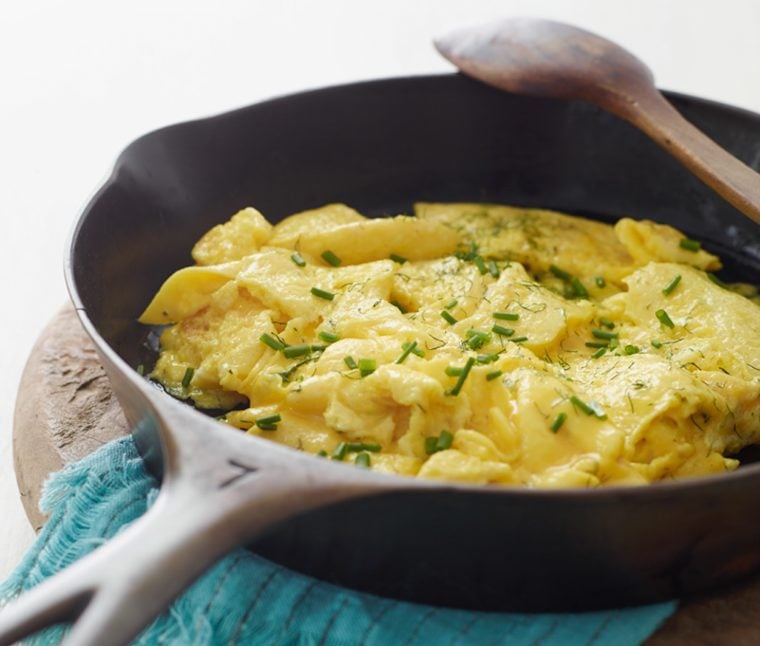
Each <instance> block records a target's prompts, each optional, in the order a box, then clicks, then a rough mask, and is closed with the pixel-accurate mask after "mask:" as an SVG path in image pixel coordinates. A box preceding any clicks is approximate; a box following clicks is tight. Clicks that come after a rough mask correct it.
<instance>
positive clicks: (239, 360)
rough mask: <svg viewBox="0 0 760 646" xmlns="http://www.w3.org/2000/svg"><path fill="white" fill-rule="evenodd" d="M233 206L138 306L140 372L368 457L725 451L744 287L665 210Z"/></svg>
mask: <svg viewBox="0 0 760 646" xmlns="http://www.w3.org/2000/svg"><path fill="white" fill-rule="evenodd" d="M415 211H416V213H415V216H397V217H393V218H380V219H370V218H365V217H364V216H362V215H361V214H359V213H357V212H356V211H354V210H353V209H351V208H349V207H347V206H345V205H342V204H330V205H328V206H325V207H322V208H320V209H316V210H313V211H306V212H303V213H297V214H295V215H292V216H290V217H288V218H286V219H284V220H283V221H281V222H279V223H278V224H276V225H274V226H273V225H271V224H270V223H269V222H267V221H266V220H265V219H264V217H263V216H262V215H261V214H260V213H259V212H258V211H256V210H255V209H252V208H246V209H243V210H242V211H240V212H239V213H237V214H236V215H234V216H233V217H232V219H230V220H229V221H228V222H226V223H225V224H222V225H219V226H217V227H214V228H213V229H211V231H209V232H208V233H207V234H206V235H205V236H204V237H203V238H202V239H201V240H200V241H199V242H198V243H197V244H196V246H195V247H194V249H193V258H194V260H195V262H196V264H195V265H194V266H191V267H187V268H184V269H180V270H179V271H177V272H176V273H174V274H173V275H172V276H171V277H169V278H168V280H167V281H166V282H165V283H164V285H163V286H162V287H161V289H160V291H159V292H158V294H157V295H156V296H155V298H154V299H153V301H152V302H151V303H150V305H149V306H148V307H147V309H146V310H145V312H144V313H143V314H142V317H141V318H140V321H141V322H142V323H145V324H148V325H166V326H167V327H166V328H165V329H164V331H163V332H162V335H161V353H160V356H159V358H158V361H157V363H156V366H155V369H154V370H153V372H152V373H151V378H153V379H154V380H156V381H158V382H160V383H161V384H162V385H163V386H164V388H165V389H166V390H167V391H169V392H170V393H172V394H173V395H175V396H177V397H180V398H182V399H187V400H191V401H192V402H193V403H194V404H195V406H197V407H199V408H204V409H222V410H224V411H227V412H226V413H225V414H224V415H223V416H222V417H221V418H220V419H222V420H223V421H225V422H226V423H227V424H230V425H232V426H234V427H237V428H240V429H243V430H245V431H246V432H248V433H250V434H252V435H260V436H262V437H265V438H267V439H270V440H274V441H276V442H281V443H283V444H287V445H288V446H291V447H294V448H297V449H300V450H302V451H307V452H310V453H313V454H317V455H322V456H325V457H327V458H332V459H335V460H344V461H351V462H355V463H356V464H357V465H359V466H364V467H369V468H371V469H375V470H377V471H382V472H386V473H395V474H402V475H410V476H419V477H424V478H440V479H445V480H450V481H456V482H464V483H472V484H500V485H527V486H529V487H596V486H600V485H606V484H640V483H648V482H653V481H658V480H663V479H669V478H680V477H684V476H692V475H698V474H709V473H717V472H722V471H725V470H730V469H734V468H735V467H736V466H737V465H738V463H737V461H736V460H735V459H732V458H730V457H725V456H727V455H731V454H733V453H736V452H737V451H738V450H740V449H741V448H742V447H744V446H747V445H749V444H753V443H757V442H758V440H759V439H760V412H759V411H760V306H759V305H758V299H757V293H756V290H754V288H752V287H751V286H748V285H737V286H734V285H732V286H726V285H724V284H723V283H721V281H720V280H718V279H717V278H716V277H715V276H714V275H713V274H712V273H710V272H712V271H714V270H717V269H719V268H720V261H719V259H718V258H716V257H715V256H713V255H712V254H710V253H707V252H706V251H704V250H703V249H701V247H700V245H699V243H698V242H696V241H692V240H688V239H686V238H685V237H684V236H683V235H682V234H681V233H679V232H678V231H677V230H675V229H673V228H672V227H669V226H665V225H661V224H656V223H653V222H649V221H634V220H630V219H622V220H620V221H619V222H618V223H617V224H616V225H615V226H614V227H613V226H610V225H607V224H602V223H600V222H595V221H591V220H587V219H583V218H579V217H573V216H569V215H564V214H561V213H556V212H552V211H543V210H537V209H525V208H514V207H507V206H497V205H487V204H418V205H417V206H416V208H415Z"/></svg>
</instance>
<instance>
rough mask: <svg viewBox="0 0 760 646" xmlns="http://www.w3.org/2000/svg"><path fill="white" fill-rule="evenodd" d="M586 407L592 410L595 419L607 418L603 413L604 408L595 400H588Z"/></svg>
mask: <svg viewBox="0 0 760 646" xmlns="http://www.w3.org/2000/svg"><path fill="white" fill-rule="evenodd" d="M588 407H589V408H590V409H591V410H592V411H593V413H594V417H596V418H597V419H607V413H605V412H604V409H603V408H602V407H601V406H600V405H599V404H597V403H596V402H593V401H592V402H589V403H588Z"/></svg>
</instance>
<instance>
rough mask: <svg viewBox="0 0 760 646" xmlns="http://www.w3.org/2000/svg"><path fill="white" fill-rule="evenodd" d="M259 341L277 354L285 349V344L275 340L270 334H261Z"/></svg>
mask: <svg viewBox="0 0 760 646" xmlns="http://www.w3.org/2000/svg"><path fill="white" fill-rule="evenodd" d="M259 341H261V342H262V343H263V344H264V345H268V346H269V347H270V348H272V350H276V351H277V352H280V350H284V349H285V344H284V343H283V342H282V341H280V340H279V339H275V338H274V337H273V336H272V335H271V334H266V333H265V334H262V335H261V336H260V337H259Z"/></svg>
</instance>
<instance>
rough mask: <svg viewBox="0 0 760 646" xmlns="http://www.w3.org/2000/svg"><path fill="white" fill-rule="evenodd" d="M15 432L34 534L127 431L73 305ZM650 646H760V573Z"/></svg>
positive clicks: (702, 603)
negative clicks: (84, 463)
mask: <svg viewBox="0 0 760 646" xmlns="http://www.w3.org/2000/svg"><path fill="white" fill-rule="evenodd" d="M13 431H14V435H13V449H14V463H15V465H16V478H17V480H18V485H19V491H20V493H21V499H22V502H23V504H24V508H25V510H26V513H27V516H28V517H29V521H30V522H31V523H32V525H33V526H34V528H35V530H39V529H40V528H41V527H42V525H43V524H44V520H45V519H44V516H43V515H42V514H41V513H40V512H39V510H38V508H37V503H38V501H39V496H40V489H41V487H42V483H43V482H44V480H45V478H46V477H47V475H48V474H49V473H51V472H52V471H57V470H58V469H60V468H61V467H63V466H64V465H65V464H67V463H69V462H72V461H74V460H78V459H80V458H82V457H84V456H85V455H87V454H89V453H91V452H92V451H94V450H95V449H96V448H98V447H99V446H102V445H103V444H105V443H106V442H108V441H110V440H112V439H115V438H117V437H120V436H122V435H125V434H126V433H128V432H129V430H128V428H127V423H126V420H125V419H124V416H123V414H122V412H121V409H120V408H119V405H118V402H117V401H116V398H115V397H114V395H113V393H112V391H111V388H110V385H109V383H108V379H107V378H106V375H105V373H104V371H103V369H102V368H101V366H100V363H99V362H98V357H97V354H96V352H95V348H94V347H93V345H92V343H91V341H90V340H89V338H88V337H87V335H86V334H85V332H84V330H82V328H81V326H80V325H79V321H78V320H77V318H76V314H75V313H74V310H73V309H72V308H70V307H69V308H65V309H64V310H62V311H61V312H60V313H59V314H58V315H56V317H55V318H54V319H53V320H52V321H51V322H50V323H49V324H48V326H47V327H46V328H45V330H44V331H43V333H42V335H41V336H40V338H39V340H38V341H37V343H36V344H35V346H34V348H33V349H32V353H31V355H30V357H29V361H28V363H27V365H26V368H25V370H24V374H23V377H22V379H21V384H20V386H19V393H18V398H17V402H16V416H15V420H14V429H13ZM648 643H649V644H652V645H656V646H671V645H675V644H683V643H691V644H718V643H720V644H748V645H749V644H755V643H760V575H757V576H755V577H753V578H752V579H750V580H749V581H746V582H744V583H741V584H738V585H735V586H733V587H732V588H729V589H723V590H721V591H720V592H718V593H713V594H710V595H705V596H704V597H702V598H698V599H692V600H689V601H688V602H685V603H683V604H681V606H680V607H679V609H678V611H677V612H676V613H675V614H674V615H673V616H672V617H670V619H668V620H667V621H666V622H665V624H664V625H663V626H662V627H661V628H660V630H658V631H657V633H655V635H653V636H652V638H651V639H650V640H649V641H648Z"/></svg>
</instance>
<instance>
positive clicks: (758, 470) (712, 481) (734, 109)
mask: <svg viewBox="0 0 760 646" xmlns="http://www.w3.org/2000/svg"><path fill="white" fill-rule="evenodd" d="M451 77H461V78H465V79H467V80H468V82H472V83H476V84H478V85H481V84H480V83H478V82H477V81H473V80H472V79H469V78H468V77H466V76H464V75H463V74H461V73H445V72H444V73H438V74H416V75H409V76H388V77H382V78H376V79H364V80H360V81H354V82H348V83H340V84H336V85H328V86H322V87H316V88H309V89H306V90H303V91H298V92H291V93H288V94H282V95H276V96H272V97H269V98H266V99H263V100H261V101H257V102H255V103H251V104H248V105H244V106H239V107H236V108H233V109H231V110H226V111H223V112H218V113H214V114H211V115H208V116H205V117H199V118H195V119H189V120H185V121H179V122H176V123H171V124H167V125H164V126H160V127H158V128H155V129H153V130H150V131H148V132H146V133H145V134H143V135H140V136H139V137H137V138H136V139H134V140H132V141H131V142H130V143H129V144H127V145H126V146H125V147H124V148H123V149H122V150H121V151H120V152H119V154H118V156H117V157H116V159H115V161H114V162H113V164H112V167H111V169H110V172H107V173H106V176H105V179H104V180H101V182H100V183H99V184H98V185H97V186H96V188H95V189H94V191H93V192H92V193H91V195H90V197H89V199H88V200H87V201H86V202H85V204H84V206H83V207H82V208H81V209H80V210H79V213H78V214H77V216H76V218H75V220H74V222H73V224H72V226H71V227H70V229H69V233H68V235H67V238H66V241H65V246H64V253H65V256H64V267H63V269H64V280H65V283H66V288H67V291H68V293H69V297H70V299H71V301H72V304H73V306H74V310H75V311H76V314H77V317H78V319H79V321H80V323H81V324H82V326H83V328H84V329H85V331H86V333H87V335H88V336H89V337H90V339H91V340H92V341H93V343H94V344H95V346H96V348H97V350H98V352H99V353H101V354H102V355H105V357H106V358H107V359H108V360H109V361H110V362H111V364H112V365H113V366H114V367H115V368H116V369H117V370H118V371H119V372H120V374H121V376H123V377H125V378H126V379H127V380H128V381H129V382H130V383H131V385H132V386H133V387H135V388H136V389H137V390H139V391H140V392H141V396H142V397H143V398H144V399H145V400H146V403H147V404H148V405H150V404H151V401H150V400H149V398H148V397H147V396H146V395H145V394H144V392H143V391H144V388H145V387H146V384H147V382H146V380H145V379H144V378H143V377H141V376H140V375H138V373H137V372H136V370H134V369H133V368H132V367H131V366H130V365H129V364H128V363H127V362H126V361H125V360H124V359H122V357H121V356H120V355H119V354H118V353H117V352H116V351H115V350H114V349H113V347H112V346H111V344H110V343H109V342H108V341H106V339H105V338H104V337H103V336H102V335H101V334H100V332H99V331H98V329H97V327H96V326H95V324H94V323H93V322H92V320H91V319H90V317H89V316H88V314H87V308H86V307H85V305H84V303H83V302H82V300H81V298H80V296H79V291H78V289H77V285H76V280H75V278H74V268H73V265H74V262H73V261H74V256H75V247H76V243H77V240H78V236H79V235H80V233H81V231H82V229H83V228H84V227H85V226H86V222H87V220H88V218H89V217H91V215H92V213H93V211H94V210H95V208H96V206H97V204H98V200H99V199H100V197H101V196H102V195H103V194H104V193H105V192H106V190H107V189H108V188H109V187H111V186H113V185H116V184H118V174H119V172H118V171H119V169H120V168H121V167H122V165H123V164H124V159H125V157H126V156H127V154H128V152H129V151H130V149H132V148H133V147H134V146H136V145H137V144H139V143H140V142H142V141H143V140H146V139H149V138H155V137H157V136H161V135H163V134H164V133H166V132H169V131H173V130H175V129H179V128H186V127H188V126H190V127H192V126H194V125H207V124H209V123H212V122H214V121H216V120H221V119H225V118H228V117H230V116H233V115H238V114H242V113H244V112H246V111H249V110H251V109H254V108H258V107H262V106H275V105H277V104H282V103H285V102H289V101H292V100H294V99H299V98H302V97H307V96H315V95H322V94H329V93H331V92H335V91H347V90H351V89H361V88H364V87H367V86H382V85H386V84H393V83H404V82H407V83H408V82H412V83H413V82H415V81H421V82H424V81H435V80H436V79H448V78H451ZM662 92H663V94H664V96H665V97H666V98H667V99H670V98H676V99H678V100H681V101H686V102H690V103H694V104H697V105H701V106H705V107H707V108H709V109H713V110H717V111H720V112H722V113H724V114H726V115H728V116H737V117H740V118H745V119H747V118H748V119H751V120H754V121H756V122H757V123H758V125H759V126H760V114H759V113H755V112H752V111H751V110H748V109H746V108H742V107H739V106H733V105H730V104H725V103H722V102H720V101H717V100H714V99H706V98H701V97H698V96H694V95H690V94H685V93H682V92H674V91H667V90H662ZM505 93H506V92H505ZM506 94H512V93H506ZM512 96H521V95H517V94H512ZM551 101H557V102H560V101H562V102H567V101H563V100H561V99H551ZM642 136H644V135H642ZM109 381H110V378H109ZM164 403H165V404H166V405H168V406H171V405H172V404H176V405H179V406H183V407H186V408H188V409H191V410H192V414H193V416H194V417H195V418H196V419H198V420H206V421H207V422H209V423H210V422H211V421H212V420H210V419H209V418H208V417H207V416H206V415H204V414H203V413H201V412H199V411H198V410H196V409H194V408H193V407H192V406H188V405H187V404H185V403H183V402H180V401H179V400H176V399H174V398H172V397H171V395H169V394H167V393H161V404H162V405H163V404H164ZM229 430H234V429H229ZM130 433H131V434H133V433H134V429H130ZM159 435H160V436H161V437H162V442H163V435H162V432H161V433H159ZM249 439H250V440H252V441H253V442H254V445H255V444H259V445H261V446H262V447H264V448H265V449H271V448H273V447H277V448H278V449H283V450H284V451H286V452H288V453H291V454H292V455H293V456H298V459H303V458H309V459H312V460H316V461H317V463H318V464H321V465H322V467H321V468H325V469H327V468H329V469H335V468H338V469H340V468H343V469H353V470H354V473H358V472H359V470H356V469H354V468H353V466H352V465H350V464H345V463H342V462H336V461H331V460H328V461H325V460H323V459H321V458H318V457H317V456H316V455H310V454H306V453H305V452H303V451H299V450H298V449H294V448H291V447H288V446H285V445H281V444H278V443H276V442H273V441H271V440H266V439H263V438H260V437H257V436H250V438H249ZM315 464H316V463H315ZM334 473H336V474H337V473H338V472H334ZM361 473H362V475H361V477H367V476H369V477H371V478H373V479H375V478H379V479H381V480H384V481H385V480H387V479H391V480H392V481H393V482H394V483H398V482H400V481H403V482H405V483H406V485H408V486H407V487H406V489H407V490H408V491H409V492H410V493H414V492H416V491H419V492H430V491H441V490H444V491H445V490H450V491H455V492H457V493H459V494H479V495H482V494H487V495H498V496H504V495H506V496H512V497H528V498H533V499H537V501H541V502H553V501H556V502H576V503H577V502H594V503H600V504H601V503H604V502H605V501H606V502H609V500H610V499H614V500H619V501H621V502H622V501H628V500H631V501H637V500H638V499H641V498H643V499H644V500H643V501H644V502H645V501H646V500H649V499H652V500H657V499H660V498H667V497H672V496H679V495H683V496H689V495H692V494H693V495H699V494H700V492H702V491H703V490H705V489H707V490H708V491H707V493H712V494H714V493H716V489H718V488H720V486H721V485H722V486H725V487H733V486H735V485H737V484H739V483H741V482H742V481H744V480H747V481H749V482H747V483H746V484H749V485H751V484H756V485H760V462H758V463H753V464H747V465H740V466H739V467H738V468H737V469H735V470H733V471H726V472H724V473H721V474H709V475H698V476H689V477H687V478H683V479H680V480H678V479H670V480H664V481H657V482H653V483H649V484H644V485H603V486H599V487H594V488H581V487H568V488H532V487H528V486H525V485H503V486H502V485H475V484H466V483H458V482H452V481H444V480H441V481H436V480H424V479H420V478H418V477H416V476H403V475H391V474H381V473H372V472H363V471H362V472H361Z"/></svg>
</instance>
